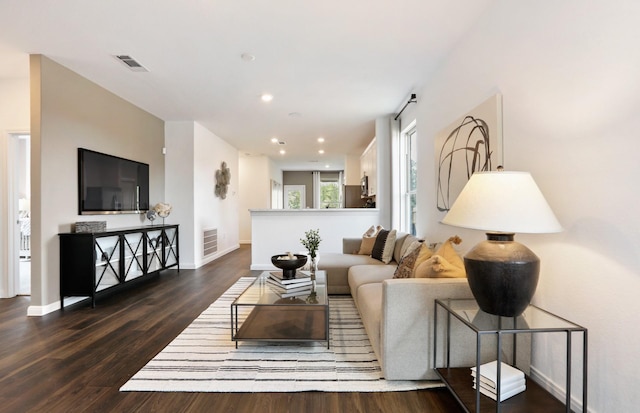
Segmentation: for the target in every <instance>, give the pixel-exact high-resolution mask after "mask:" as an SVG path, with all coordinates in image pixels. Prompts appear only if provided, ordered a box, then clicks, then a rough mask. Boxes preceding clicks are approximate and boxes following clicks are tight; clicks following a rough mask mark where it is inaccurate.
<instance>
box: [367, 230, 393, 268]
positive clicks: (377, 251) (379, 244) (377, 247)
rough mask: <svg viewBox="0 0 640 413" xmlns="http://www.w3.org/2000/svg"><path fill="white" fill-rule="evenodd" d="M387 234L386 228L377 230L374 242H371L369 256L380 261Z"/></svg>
mask: <svg viewBox="0 0 640 413" xmlns="http://www.w3.org/2000/svg"><path fill="white" fill-rule="evenodd" d="M388 236H389V231H388V230H386V229H381V230H380V231H378V236H376V242H375V243H374V244H373V249H372V250H371V258H375V259H376V260H380V261H382V254H384V244H386V243H387V237H388Z"/></svg>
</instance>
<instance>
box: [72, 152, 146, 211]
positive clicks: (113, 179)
mask: <svg viewBox="0 0 640 413" xmlns="http://www.w3.org/2000/svg"><path fill="white" fill-rule="evenodd" d="M148 209H149V165H148V164H146V163H142V162H136V161H132V160H129V159H124V158H119V157H117V156H112V155H107V154H104V153H100V152H95V151H91V150H89V149H83V148H78V213H79V214H80V215H99V214H139V213H143V212H145V211H147V210H148Z"/></svg>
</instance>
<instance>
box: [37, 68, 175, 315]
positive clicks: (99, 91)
mask: <svg viewBox="0 0 640 413" xmlns="http://www.w3.org/2000/svg"><path fill="white" fill-rule="evenodd" d="M30 76H31V172H32V174H31V190H32V200H31V210H32V256H33V259H32V266H31V271H32V277H31V279H32V285H31V307H30V308H29V314H31V315H39V314H41V313H47V312H50V311H52V310H54V309H55V308H59V304H60V303H59V300H60V297H59V280H60V274H59V243H58V233H60V232H68V231H70V230H71V224H72V223H74V222H76V221H107V228H119V227H126V226H139V225H142V224H145V222H144V216H143V215H138V214H127V215H95V216H86V215H85V216H80V215H78V205H77V203H78V193H77V191H78V188H77V185H78V176H77V149H78V148H79V147H83V148H88V149H92V150H95V151H98V152H104V153H108V154H111V155H116V156H120V157H123V158H127V159H133V160H136V161H139V162H144V163H148V164H149V173H150V193H149V196H150V201H151V203H152V204H155V203H157V202H161V201H163V200H164V158H163V155H162V148H163V145H164V122H163V121H162V120H161V119H159V118H157V117H155V116H153V115H151V114H149V113H148V112H145V111H143V110H142V109H140V108H138V107H136V106H134V105H132V104H131V103H129V102H127V101H125V100H124V99H122V98H120V97H118V96H116V95H114V94H113V93H111V92H109V91H107V90H106V89H104V88H102V87H100V86H99V85H97V84H95V83H93V82H91V81H89V80H87V79H85V78H83V77H82V76H80V75H78V74H76V73H74V72H72V71H71V70H69V69H67V68H65V67H64V66H62V65H60V64H58V63H56V62H54V61H53V60H51V59H49V58H47V57H45V56H42V55H32V56H31V57H30Z"/></svg>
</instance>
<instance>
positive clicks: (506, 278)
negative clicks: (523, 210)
mask: <svg viewBox="0 0 640 413" xmlns="http://www.w3.org/2000/svg"><path fill="white" fill-rule="evenodd" d="M513 237H514V234H504V233H487V240H486V241H482V242H481V243H479V244H478V245H476V246H475V247H473V249H472V250H471V251H469V252H468V253H467V255H465V257H464V266H465V270H466V271H467V279H468V281H469V287H470V288H471V292H472V293H473V296H474V297H475V299H476V301H477V302H478V306H479V307H480V309H481V310H482V311H484V312H486V313H489V314H495V315H500V316H504V317H515V316H518V315H520V314H522V312H523V311H524V310H525V309H526V308H527V306H528V305H529V303H530V302H531V299H532V298H533V294H534V293H535V292H536V287H537V286H538V277H539V274H540V259H539V258H538V257H537V256H536V255H535V254H534V253H533V251H531V250H530V249H529V248H527V247H525V246H524V245H522V244H520V243H518V242H515V241H514V240H513Z"/></svg>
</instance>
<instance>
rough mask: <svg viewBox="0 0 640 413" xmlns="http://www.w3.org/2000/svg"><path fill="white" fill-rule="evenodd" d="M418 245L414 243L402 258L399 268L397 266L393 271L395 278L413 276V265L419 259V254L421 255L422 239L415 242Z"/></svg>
mask: <svg viewBox="0 0 640 413" xmlns="http://www.w3.org/2000/svg"><path fill="white" fill-rule="evenodd" d="M414 243H415V244H416V245H412V246H411V247H410V248H413V249H411V250H410V251H409V252H407V253H406V254H405V256H404V257H402V259H400V263H398V268H396V272H394V273H393V278H411V277H413V267H414V265H415V263H416V260H417V259H418V255H420V250H421V248H420V247H421V243H420V241H415V242H414Z"/></svg>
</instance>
